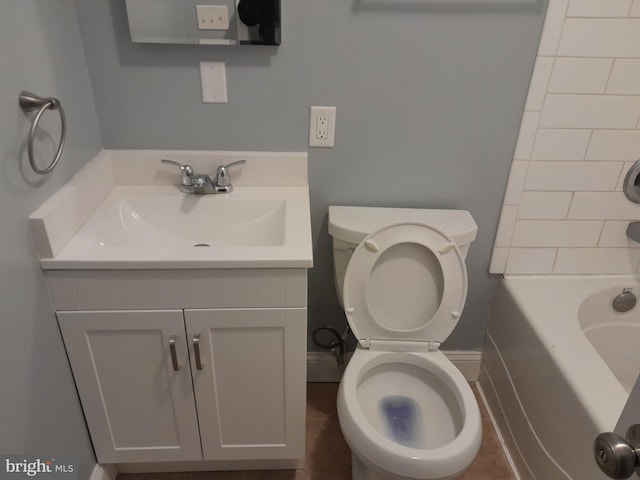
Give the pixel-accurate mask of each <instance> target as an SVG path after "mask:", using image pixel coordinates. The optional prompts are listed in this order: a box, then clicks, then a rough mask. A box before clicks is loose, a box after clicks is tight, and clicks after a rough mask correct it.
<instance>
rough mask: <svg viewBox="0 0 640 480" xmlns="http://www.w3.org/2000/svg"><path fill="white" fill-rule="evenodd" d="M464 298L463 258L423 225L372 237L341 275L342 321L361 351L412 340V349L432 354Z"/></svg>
mask: <svg viewBox="0 0 640 480" xmlns="http://www.w3.org/2000/svg"><path fill="white" fill-rule="evenodd" d="M466 297H467V270H466V267H465V263H464V257H463V255H462V254H461V252H460V250H459V249H458V247H457V246H456V245H455V243H454V241H453V240H452V239H451V237H449V236H448V235H447V234H446V233H444V232H442V231H441V230H439V229H438V228H436V227H433V226H431V225H427V224H422V223H414V222H402V223H396V224H393V225H388V226H385V227H384V228H381V229H380V230H377V231H376V232H373V233H371V234H370V235H368V236H367V237H366V238H365V239H364V240H363V241H362V242H361V243H360V244H359V245H358V247H357V248H356V249H355V251H354V252H353V256H352V257H351V259H350V260H349V264H348V267H347V270H346V273H345V279H344V291H343V300H344V306H345V311H346V314H347V320H348V322H349V325H350V326H351V329H352V331H353V332H354V334H355V336H356V338H357V339H358V341H359V342H360V345H361V346H362V347H370V346H371V341H375V342H376V344H379V342H382V343H385V342H386V343H385V344H386V346H385V347H384V348H385V349H390V350H393V349H395V348H396V347H394V346H393V345H397V344H398V342H400V343H404V342H411V344H412V345H413V346H415V349H414V348H410V349H414V350H415V351H418V350H424V349H425V346H426V349H427V350H435V349H437V348H438V346H439V345H440V343H441V342H443V341H444V340H445V339H446V338H447V337H448V336H449V334H450V333H451V332H452V331H453V329H454V328H455V326H456V325H457V323H458V319H459V318H460V315H461V313H462V309H463V307H464V303H465V299H466ZM387 341H392V342H391V343H388V342H387ZM417 342H423V343H422V345H417ZM387 347H389V348H387ZM400 349H401V350H405V351H406V350H408V348H407V346H406V345H405V346H404V347H401V348H400Z"/></svg>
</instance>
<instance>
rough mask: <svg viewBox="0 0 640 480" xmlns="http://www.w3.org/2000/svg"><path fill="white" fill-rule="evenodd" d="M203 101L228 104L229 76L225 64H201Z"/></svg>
mask: <svg viewBox="0 0 640 480" xmlns="http://www.w3.org/2000/svg"><path fill="white" fill-rule="evenodd" d="M200 80H201V82H202V101H203V102H204V103H227V102H228V100H227V74H226V69H225V65H224V62H200Z"/></svg>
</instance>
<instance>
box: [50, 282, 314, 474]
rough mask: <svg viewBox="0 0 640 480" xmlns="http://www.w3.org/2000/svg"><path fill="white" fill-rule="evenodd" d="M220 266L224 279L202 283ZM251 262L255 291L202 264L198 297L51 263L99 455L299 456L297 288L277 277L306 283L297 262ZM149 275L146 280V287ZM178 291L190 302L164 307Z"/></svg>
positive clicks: (107, 459)
mask: <svg viewBox="0 0 640 480" xmlns="http://www.w3.org/2000/svg"><path fill="white" fill-rule="evenodd" d="M76 273H77V272H76ZM225 273H228V275H229V276H228V277H227V282H226V283H227V284H228V285H227V287H226V288H223V287H221V286H220V285H218V287H220V288H218V289H213V288H210V287H212V286H213V285H212V283H211V282H213V281H214V280H215V279H216V278H218V280H219V277H221V276H223V275H224V274H225ZM259 273H261V276H262V281H263V282H264V283H263V285H262V286H263V287H264V288H260V289H259V291H252V290H246V289H237V288H236V287H239V286H240V285H241V284H242V285H244V286H245V287H246V286H247V282H244V281H243V279H244V277H245V276H247V275H249V272H235V271H226V272H217V273H211V275H210V281H209V282H205V283H207V285H205V288H203V289H202V290H204V291H207V292H208V295H206V296H203V298H205V299H203V300H201V301H195V300H194V299H193V298H187V297H189V296H191V297H193V296H194V293H193V291H190V292H189V293H188V294H187V295H186V296H185V293H184V292H185V291H186V290H184V289H180V288H173V286H174V285H172V282H168V280H166V279H165V280H164V282H168V283H167V284H163V281H161V280H157V281H155V282H154V281H153V280H152V277H153V275H152V274H151V273H148V272H139V273H127V272H121V273H118V272H115V271H113V272H94V273H90V272H86V273H84V274H81V275H76V276H74V275H72V274H71V273H68V274H67V273H61V272H58V273H56V274H53V273H52V275H51V276H50V286H52V293H53V297H54V301H55V302H56V306H57V307H67V308H66V309H65V310H62V309H58V311H57V317H58V322H59V324H60V329H61V331H62V335H63V339H64V343H65V346H66V349H67V354H68V357H69V361H70V364H71V368H72V370H73V374H74V378H75V381H76V385H77V388H78V392H79V395H80V399H81V401H82V405H83V408H84V411H85V416H86V419H87V424H88V427H89V431H90V434H91V438H92V440H93V444H94V448H95V451H96V455H97V458H98V461H99V462H100V463H115V464H117V465H118V470H119V471H121V472H137V471H140V472H144V471H180V470H185V471H186V470H223V469H224V470H227V469H247V468H265V469H268V468H302V467H303V466H304V453H305V408H306V323H307V322H306V293H304V294H303V293H302V292H303V291H305V290H306V288H301V287H300V286H298V287H295V288H291V289H287V288H286V286H287V285H293V284H297V283H298V282H300V280H303V279H304V280H305V282H304V284H306V272H305V271H291V272H287V271H286V270H271V271H266V270H265V271H263V272H259ZM83 275H84V278H82V277H83ZM132 275H134V276H136V279H137V280H138V281H136V282H134V281H131V283H129V282H127V281H125V280H126V279H127V278H128V279H131V276H132ZM140 275H143V276H144V277H145V278H146V279H147V281H144V282H143V281H140V280H141V278H140ZM155 276H156V278H162V276H160V275H158V274H156V275H155ZM245 280H246V279H245ZM149 283H152V284H153V285H155V286H156V287H157V290H156V291H155V292H154V293H153V294H148V295H147V294H145V290H149V288H150V285H149ZM183 283H186V284H187V285H188V283H189V282H188V281H187V279H183V280H182V281H180V284H183ZM214 283H215V282H214ZM234 283H237V284H238V285H234ZM136 285H139V287H138V288H137V291H136ZM163 285H164V286H163ZM249 285H251V283H250V282H249ZM251 286H254V287H260V286H259V285H255V284H254V285H251ZM183 287H184V285H183ZM85 289H86V291H92V292H95V291H101V292H102V295H85V294H83V292H84V291H85ZM125 290H126V291H128V293H129V296H127V295H126V294H125ZM132 290H133V291H132ZM285 290H287V294H283V293H284V291H285ZM71 291H73V292H74V294H73V295H72V296H65V294H64V292H71ZM234 291H235V292H238V291H239V292H242V293H241V294H238V293H235V294H233V293H232V292H234ZM163 292H164V293H163ZM259 292H262V293H259ZM295 292H298V293H295ZM105 293H106V294H107V295H105ZM225 294H228V295H225ZM251 299H253V300H251ZM180 302H183V303H184V304H185V305H188V306H189V307H191V308H187V307H185V308H169V307H170V305H176V304H178V303H180ZM134 303H137V304H138V305H140V306H141V307H142V308H141V309H134V308H133V304H134ZM154 303H155V304H158V305H160V306H161V307H162V308H159V309H152V308H150V305H151V304H154ZM116 304H119V305H123V306H124V307H125V308H126V309H121V310H119V309H115V308H113V306H114V305H116ZM215 304H220V305H222V308H212V307H211V306H209V307H207V308H200V307H202V306H203V305H215ZM240 304H248V305H249V306H248V307H240V306H238V305H240ZM265 305H266V306H265ZM283 305H284V306H283ZM69 307H71V308H69ZM97 307H98V308H97ZM104 307H111V308H113V309H111V308H109V309H105V308H104Z"/></svg>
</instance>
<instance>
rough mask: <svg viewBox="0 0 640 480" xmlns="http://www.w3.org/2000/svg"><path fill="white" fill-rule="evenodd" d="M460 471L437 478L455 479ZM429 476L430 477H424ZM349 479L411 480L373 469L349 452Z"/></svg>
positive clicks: (443, 479) (444, 479) (439, 479)
mask: <svg viewBox="0 0 640 480" xmlns="http://www.w3.org/2000/svg"><path fill="white" fill-rule="evenodd" d="M461 474H462V472H458V473H456V474H455V475H452V476H449V477H444V478H438V479H437V480H455V479H456V478H458V477H459V476H460V475H461ZM424 478H430V477H424ZM351 479H352V480H413V479H411V478H408V477H403V476H400V475H395V474H393V473H390V472H380V471H378V470H374V469H372V468H370V467H369V466H368V465H366V464H365V463H364V462H363V461H362V460H360V458H358V456H357V455H356V454H355V453H353V452H351Z"/></svg>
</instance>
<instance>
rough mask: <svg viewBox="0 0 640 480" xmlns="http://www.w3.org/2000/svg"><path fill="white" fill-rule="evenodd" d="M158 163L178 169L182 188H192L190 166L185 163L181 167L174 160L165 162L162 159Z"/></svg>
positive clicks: (165, 160) (191, 169) (191, 170)
mask: <svg viewBox="0 0 640 480" xmlns="http://www.w3.org/2000/svg"><path fill="white" fill-rule="evenodd" d="M160 162H161V163H168V164H169V165H174V166H176V167H178V168H179V169H180V173H181V174H182V186H183V187H192V186H193V168H191V165H187V164H186V163H185V164H184V165H183V164H181V163H180V162H176V161H175V160H167V159H166V158H163V159H162V160H160Z"/></svg>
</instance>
